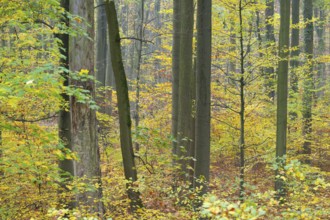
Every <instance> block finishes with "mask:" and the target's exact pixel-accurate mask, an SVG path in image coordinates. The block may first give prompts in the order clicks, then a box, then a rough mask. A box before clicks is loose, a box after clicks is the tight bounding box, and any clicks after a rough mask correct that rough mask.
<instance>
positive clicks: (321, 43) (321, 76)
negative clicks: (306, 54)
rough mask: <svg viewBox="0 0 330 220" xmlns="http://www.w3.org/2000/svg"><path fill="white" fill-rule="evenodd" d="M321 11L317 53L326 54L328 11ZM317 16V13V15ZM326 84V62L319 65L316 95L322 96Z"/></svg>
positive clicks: (317, 30)
mask: <svg viewBox="0 0 330 220" xmlns="http://www.w3.org/2000/svg"><path fill="white" fill-rule="evenodd" d="M318 11H319V16H318V17H319V24H318V25H317V27H316V33H317V38H318V44H317V51H318V54H317V55H319V56H320V55H323V54H325V51H324V50H325V40H324V33H325V22H326V14H325V13H326V12H325V10H324V9H318ZM315 17H316V15H315ZM325 85H326V65H325V63H319V64H318V65H317V85H316V90H317V91H318V92H317V93H316V97H317V98H320V97H321V96H323V95H324V86H325Z"/></svg>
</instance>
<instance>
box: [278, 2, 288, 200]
mask: <svg viewBox="0 0 330 220" xmlns="http://www.w3.org/2000/svg"><path fill="white" fill-rule="evenodd" d="M290 4H291V2H290V1H287V0H281V1H280V16H281V21H280V33H279V59H280V60H279V62H278V74H277V117H276V119H277V120H276V160H277V163H278V166H279V168H278V169H277V170H276V177H275V178H276V181H275V190H276V191H277V197H278V198H280V197H283V196H284V195H285V188H284V181H283V178H282V174H281V173H280V172H283V168H284V164H285V156H286V140H287V108H288V65H289V60H288V59H289V45H290V41H289V36H290V8H291V7H290Z"/></svg>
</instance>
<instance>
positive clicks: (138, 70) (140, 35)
mask: <svg viewBox="0 0 330 220" xmlns="http://www.w3.org/2000/svg"><path fill="white" fill-rule="evenodd" d="M140 19H141V20H140V22H141V23H140V24H139V31H138V39H140V41H138V49H137V67H136V92H135V95H136V103H135V116H134V117H135V133H136V135H138V132H139V124H140V115H139V111H140V74H141V62H142V46H143V41H142V39H143V37H144V34H143V32H144V30H143V29H144V27H143V25H144V0H141V8H140ZM135 150H136V151H139V150H140V145H139V143H138V142H136V143H135Z"/></svg>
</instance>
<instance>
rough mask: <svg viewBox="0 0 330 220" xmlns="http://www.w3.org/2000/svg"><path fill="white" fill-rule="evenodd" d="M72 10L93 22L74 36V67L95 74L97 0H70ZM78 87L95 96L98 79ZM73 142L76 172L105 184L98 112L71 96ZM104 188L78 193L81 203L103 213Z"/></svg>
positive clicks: (71, 61)
mask: <svg viewBox="0 0 330 220" xmlns="http://www.w3.org/2000/svg"><path fill="white" fill-rule="evenodd" d="M70 11H71V13H72V14H74V15H78V16H80V17H82V18H83V19H85V20H86V22H88V23H89V25H88V26H87V25H85V24H83V23H80V25H81V26H82V28H84V29H85V30H86V33H87V34H88V36H89V38H91V39H89V38H87V37H72V39H71V40H70V50H69V51H70V54H69V60H70V69H71V71H81V70H82V69H86V70H88V71H89V75H91V76H94V42H93V39H94V1H93V0H74V1H70ZM72 85H73V86H75V87H79V88H83V89H85V90H88V91H89V92H90V95H91V96H92V97H93V98H95V88H94V82H93V81H91V80H89V81H86V82H82V81H76V80H74V81H72ZM71 117H72V139H71V140H72V146H73V150H74V151H75V152H76V153H77V155H78V157H79V160H78V161H75V164H74V173H75V175H76V176H78V177H87V179H86V182H87V184H93V185H94V184H95V183H97V184H101V170H100V152H99V147H98V143H97V127H96V112H95V110H93V109H91V108H90V106H89V105H88V104H86V103H81V102H80V101H79V100H78V99H77V98H76V97H72V98H71ZM101 189H102V188H101V187H99V188H98V189H95V191H89V192H83V193H80V194H79V195H78V196H77V200H78V203H79V205H84V206H85V205H86V206H88V209H89V211H90V213H93V212H95V213H99V215H101V216H102V213H103V206H102V203H101V202H100V199H101V198H102V190H101Z"/></svg>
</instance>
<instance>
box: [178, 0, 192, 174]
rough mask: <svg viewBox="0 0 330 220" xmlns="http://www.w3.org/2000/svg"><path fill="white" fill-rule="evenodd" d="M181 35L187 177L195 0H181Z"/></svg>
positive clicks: (181, 129) (181, 136)
mask: <svg viewBox="0 0 330 220" xmlns="http://www.w3.org/2000/svg"><path fill="white" fill-rule="evenodd" d="M181 21H182V23H181V28H180V29H181V37H180V60H179V62H180V64H179V70H180V76H179V114H178V116H179V118H178V140H177V142H178V146H179V148H180V149H178V156H179V160H180V165H181V169H182V177H183V178H184V179H186V176H185V175H186V174H188V165H189V163H190V162H189V160H190V158H189V157H190V155H189V153H190V149H191V147H192V144H193V143H192V141H191V140H192V136H193V134H192V131H193V129H192V127H193V125H192V104H193V103H192V93H191V81H192V77H193V76H192V74H193V69H192V68H193V67H192V48H193V47H192V43H193V42H192V39H193V26H194V1H193V0H182V1H181Z"/></svg>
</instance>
